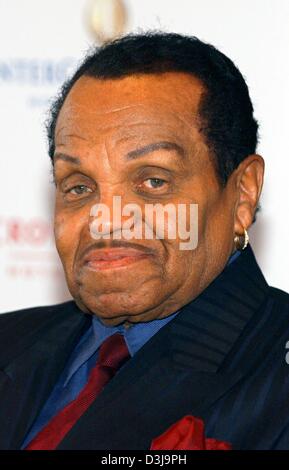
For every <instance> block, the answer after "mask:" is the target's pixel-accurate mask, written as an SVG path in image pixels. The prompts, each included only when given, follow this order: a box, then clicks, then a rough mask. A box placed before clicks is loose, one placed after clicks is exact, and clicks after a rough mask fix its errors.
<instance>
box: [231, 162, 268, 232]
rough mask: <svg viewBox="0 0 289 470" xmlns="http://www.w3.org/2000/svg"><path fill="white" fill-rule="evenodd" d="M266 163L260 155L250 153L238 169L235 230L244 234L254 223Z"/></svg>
mask: <svg viewBox="0 0 289 470" xmlns="http://www.w3.org/2000/svg"><path fill="white" fill-rule="evenodd" d="M264 167H265V163H264V160H263V158H262V157H261V156H260V155H257V154H254V155H249V156H248V157H246V158H245V160H243V161H242V162H241V163H240V165H239V166H238V168H237V169H236V180H235V181H236V183H237V195H238V196H237V201H236V206H235V222H234V231H235V234H236V235H243V234H244V229H246V230H247V229H248V228H249V227H250V225H251V224H252V223H253V220H254V215H255V212H256V209H257V205H258V201H259V198H260V194H261V191H262V186H263V177H264Z"/></svg>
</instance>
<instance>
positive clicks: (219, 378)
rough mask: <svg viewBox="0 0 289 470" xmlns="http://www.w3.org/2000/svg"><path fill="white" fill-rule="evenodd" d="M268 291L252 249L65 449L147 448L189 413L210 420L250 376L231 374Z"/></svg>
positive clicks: (190, 308) (138, 360) (157, 343)
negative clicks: (230, 392) (227, 395)
mask: <svg viewBox="0 0 289 470" xmlns="http://www.w3.org/2000/svg"><path fill="white" fill-rule="evenodd" d="M267 290H268V286H267V284H266V281H265V280H264V278H263V275H262V273H261V271H260V269H259V267H258V265H257V263H256V261H255V258H254V255H253V253H252V250H251V249H250V248H248V249H247V250H246V251H245V252H244V253H242V254H241V255H240V256H239V258H238V259H237V260H235V261H234V263H232V264H231V265H229V266H227V267H226V269H225V270H224V271H223V272H222V273H221V274H220V275H219V276H218V277H217V278H216V279H215V281H213V283H212V284H211V285H210V286H208V288H207V289H205V291H204V292H203V293H202V294H201V295H200V296H199V297H198V298H197V299H195V300H194V301H193V302H191V303H190V304H188V305H187V306H185V307H184V308H183V309H182V310H181V312H180V313H179V314H178V315H177V316H176V317H175V318H174V319H173V320H172V321H171V322H170V323H168V324H167V325H166V326H164V327H163V328H162V330H160V331H159V333H158V334H157V335H155V336H154V337H153V338H152V339H151V340H150V341H149V342H148V343H146V344H145V346H144V347H143V348H141V350H140V351H139V352H138V353H137V354H136V355H135V356H134V357H133V358H132V359H131V360H130V361H129V362H128V363H127V364H126V365H125V366H124V367H123V368H122V369H121V371H120V372H119V374H117V375H116V376H115V377H114V379H113V380H112V381H111V382H110V383H109V384H108V385H107V386H106V387H105V389H104V390H103V392H102V393H101V395H100V396H99V397H98V398H97V399H96V400H95V402H94V403H93V404H92V405H91V406H90V408H89V409H88V410H87V411H86V413H85V414H84V415H83V416H82V417H81V419H80V420H79V421H78V422H77V424H76V425H75V426H74V427H73V429H72V430H71V431H70V432H69V433H68V435H67V436H66V437H65V439H64V440H63V441H62V443H61V444H60V445H59V447H58V448H59V449H111V450H117V449H145V448H149V445H150V442H151V440H152V438H153V437H155V436H157V435H159V434H160V433H162V432H164V431H165V429H166V428H168V427H169V426H170V425H171V424H172V423H174V422H175V421H177V420H178V419H180V418H181V417H183V416H184V415H185V414H193V415H197V416H202V415H204V414H205V413H206V411H207V410H208V409H209V407H211V406H212V404H213V403H214V402H215V401H216V400H218V398H220V397H221V396H222V395H224V394H225V393H226V391H227V390H229V389H230V388H231V387H232V386H233V385H234V384H235V383H236V382H237V381H238V380H240V378H241V377H242V376H244V375H245V374H246V370H244V369H240V370H239V369H238V367H236V368H235V371H234V372H232V373H230V374H225V373H223V370H224V369H225V365H226V363H227V362H228V360H229V358H230V356H231V357H233V354H234V351H235V350H238V347H239V345H240V343H241V342H242V337H243V335H246V331H250V324H251V320H252V318H253V316H254V314H255V313H256V312H257V311H259V309H260V308H262V304H263V302H264V301H265V299H266V296H267Z"/></svg>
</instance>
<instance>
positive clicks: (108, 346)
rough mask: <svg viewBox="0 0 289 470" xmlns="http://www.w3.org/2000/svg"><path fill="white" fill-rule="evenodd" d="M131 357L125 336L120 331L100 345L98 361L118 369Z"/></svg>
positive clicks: (100, 363)
mask: <svg viewBox="0 0 289 470" xmlns="http://www.w3.org/2000/svg"><path fill="white" fill-rule="evenodd" d="M129 357H130V354H129V351H128V348H127V345H126V342H125V339H124V337H123V336H122V335H121V334H120V333H115V334H113V335H112V336H109V337H108V338H107V339H106V340H105V341H104V342H103V343H102V345H101V346H100V348H99V355H98V363H99V365H101V366H103V367H109V368H111V369H114V370H117V369H119V367H120V366H121V365H122V364H123V363H124V362H125V361H126V360H127V359H128V358H129Z"/></svg>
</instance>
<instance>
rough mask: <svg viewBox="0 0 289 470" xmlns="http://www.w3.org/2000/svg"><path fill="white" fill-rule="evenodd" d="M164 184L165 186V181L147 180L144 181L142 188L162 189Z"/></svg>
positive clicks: (157, 179) (158, 179)
mask: <svg viewBox="0 0 289 470" xmlns="http://www.w3.org/2000/svg"><path fill="white" fill-rule="evenodd" d="M164 184H166V181H165V180H162V179H160V178H148V179H147V180H145V181H144V186H146V187H147V188H148V189H157V188H162V187H163V186H164Z"/></svg>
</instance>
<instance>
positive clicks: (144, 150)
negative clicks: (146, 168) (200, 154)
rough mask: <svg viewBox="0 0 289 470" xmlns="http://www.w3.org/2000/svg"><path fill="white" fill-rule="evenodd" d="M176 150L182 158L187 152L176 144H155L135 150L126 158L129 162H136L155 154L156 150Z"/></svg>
mask: <svg viewBox="0 0 289 470" xmlns="http://www.w3.org/2000/svg"><path fill="white" fill-rule="evenodd" d="M162 149H164V150H174V151H176V152H177V153H178V154H179V155H180V156H181V157H184V155H185V151H184V149H183V148H182V147H181V146H180V145H178V144H176V143H175V142H155V143H152V144H148V145H145V146H144V147H140V148H138V149H135V150H131V151H130V152H128V153H127V154H126V158H127V159H128V160H134V159H135V158H138V157H142V156H143V155H146V154H148V153H151V152H155V151H156V150H162Z"/></svg>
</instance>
